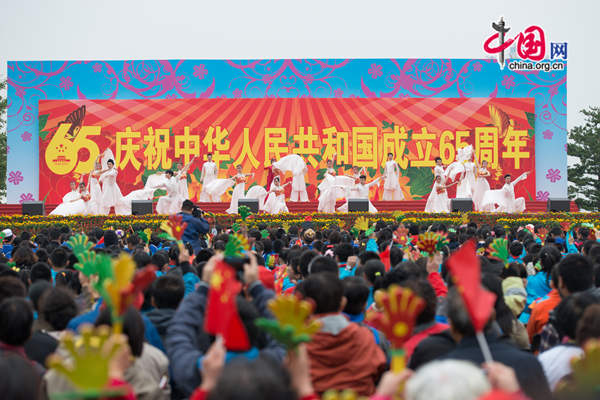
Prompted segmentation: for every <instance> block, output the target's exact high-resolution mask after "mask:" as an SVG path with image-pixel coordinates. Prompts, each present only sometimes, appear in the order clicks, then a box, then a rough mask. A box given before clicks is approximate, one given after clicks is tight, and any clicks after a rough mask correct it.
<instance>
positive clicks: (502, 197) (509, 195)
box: [481, 171, 529, 213]
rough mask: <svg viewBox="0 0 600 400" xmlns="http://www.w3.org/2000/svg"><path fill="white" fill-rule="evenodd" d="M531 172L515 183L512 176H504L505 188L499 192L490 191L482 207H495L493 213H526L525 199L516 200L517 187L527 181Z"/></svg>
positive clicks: (485, 196) (520, 177)
mask: <svg viewBox="0 0 600 400" xmlns="http://www.w3.org/2000/svg"><path fill="white" fill-rule="evenodd" d="M528 175H529V171H527V172H525V173H523V174H522V175H521V176H519V177H518V178H517V179H515V180H514V181H513V180H512V177H511V176H510V174H507V175H504V186H503V187H502V189H499V190H488V191H487V192H486V193H485V195H484V196H483V201H482V202H481V207H484V208H485V207H492V208H493V207H494V206H495V205H498V207H497V208H493V212H506V213H520V212H523V211H525V199H524V198H523V197H519V198H518V199H515V185H516V184H517V183H518V182H521V181H522V180H525V179H527V176H528Z"/></svg>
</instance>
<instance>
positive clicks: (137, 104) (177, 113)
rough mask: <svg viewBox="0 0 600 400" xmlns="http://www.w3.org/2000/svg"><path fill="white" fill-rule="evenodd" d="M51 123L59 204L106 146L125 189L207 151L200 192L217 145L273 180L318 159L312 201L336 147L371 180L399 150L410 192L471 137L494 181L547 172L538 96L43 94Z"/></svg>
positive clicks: (53, 182) (44, 165)
mask: <svg viewBox="0 0 600 400" xmlns="http://www.w3.org/2000/svg"><path fill="white" fill-rule="evenodd" d="M39 121H40V146H39V151H40V198H45V199H46V202H48V203H58V202H60V200H61V198H62V196H63V195H64V194H65V193H66V192H67V191H68V190H69V189H68V188H69V181H71V180H79V179H81V177H82V176H83V178H84V180H86V179H87V176H86V174H87V173H88V172H89V171H90V170H91V169H92V168H93V163H94V160H95V159H96V157H97V156H98V155H99V154H101V153H102V152H103V151H104V150H105V149H106V148H110V149H111V150H112V151H113V153H114V155H115V161H116V165H117V168H118V171H119V175H118V178H117V181H118V183H119V185H120V187H121V191H122V193H123V194H124V195H125V194H127V193H129V192H130V191H132V190H135V189H139V188H141V187H142V186H143V184H144V183H143V182H144V181H145V177H146V176H148V175H149V174H151V173H153V171H157V170H166V169H172V168H174V167H175V166H174V164H175V162H176V161H182V162H183V163H184V164H185V163H187V162H188V161H189V160H191V159H192V158H193V157H194V156H198V158H197V160H196V161H194V163H193V165H192V167H191V168H190V172H191V173H190V178H189V187H190V196H191V198H192V199H197V196H199V193H200V189H201V185H200V184H199V183H198V180H199V177H200V169H201V167H202V162H203V161H204V160H205V159H206V154H207V153H209V152H210V153H213V159H214V161H216V162H217V164H218V165H219V167H220V172H219V177H229V176H231V175H234V174H235V172H234V166H235V165H237V164H242V167H243V171H244V172H246V173H249V172H254V173H255V175H254V178H253V179H254V181H252V183H256V184H258V185H264V184H265V182H266V175H267V174H266V171H265V167H267V166H269V165H270V161H269V160H270V159H271V158H272V157H275V158H280V157H282V156H284V155H286V154H289V153H295V154H299V155H301V156H302V157H304V158H305V160H306V162H307V164H308V166H309V172H308V176H307V190H308V192H309V197H310V198H311V199H314V198H315V196H316V193H315V192H316V185H317V184H318V182H319V181H320V179H322V176H323V173H324V171H325V162H326V160H327V159H329V158H331V157H332V156H333V154H337V165H338V167H339V172H340V173H342V172H347V173H349V172H350V171H349V170H350V168H351V166H353V165H355V166H359V167H365V168H366V169H367V171H368V173H367V175H369V177H370V178H369V180H370V179H371V178H373V177H376V176H379V175H380V174H381V172H382V171H383V165H384V163H385V159H386V154H387V153H389V152H391V153H393V154H394V156H395V158H396V161H397V162H398V164H399V165H400V167H401V169H402V177H401V181H400V183H401V185H402V187H403V190H404V194H405V197H406V198H407V199H421V198H424V197H426V196H427V194H429V191H430V190H431V185H432V182H433V173H432V167H433V166H434V158H435V157H437V156H440V157H441V158H442V160H443V162H444V164H445V165H447V164H449V163H450V162H452V161H454V160H455V156H456V150H457V149H458V148H461V147H463V146H465V145H467V144H471V145H472V146H473V148H474V149H475V154H476V156H477V158H478V159H479V160H480V161H481V160H487V161H488V162H489V169H490V170H491V172H492V177H491V178H490V186H491V187H492V188H495V187H499V186H501V184H502V176H503V175H504V174H507V173H511V174H513V175H519V174H521V173H522V172H524V171H530V170H531V171H532V170H533V169H534V167H535V159H534V157H535V152H534V143H535V140H534V136H533V135H534V126H533V124H534V121H535V118H534V100H533V99H490V98H470V99H468V98H426V99H417V98H377V99H364V98H344V99H342V98H340V99H315V98H299V99H280V98H265V99H177V100H40V102H39ZM534 177H535V174H532V175H530V178H529V179H528V180H527V181H525V182H523V183H521V184H519V185H517V187H516V191H517V196H519V195H520V196H525V197H526V198H527V199H529V198H531V197H532V196H533V194H534V193H535V179H534ZM252 183H251V184H252ZM251 184H249V185H247V187H249V186H250V185H251Z"/></svg>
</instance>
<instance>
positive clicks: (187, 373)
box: [166, 253, 285, 396]
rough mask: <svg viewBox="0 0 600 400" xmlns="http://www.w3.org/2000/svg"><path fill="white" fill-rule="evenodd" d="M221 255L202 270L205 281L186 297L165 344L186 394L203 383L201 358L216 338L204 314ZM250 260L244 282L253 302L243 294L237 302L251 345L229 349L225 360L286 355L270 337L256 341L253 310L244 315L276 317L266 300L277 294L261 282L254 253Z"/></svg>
mask: <svg viewBox="0 0 600 400" xmlns="http://www.w3.org/2000/svg"><path fill="white" fill-rule="evenodd" d="M220 257H222V255H216V256H214V257H212V258H211V259H210V260H209V261H208V262H207V263H206V265H205V266H204V269H203V270H202V282H200V283H199V284H198V287H197V289H196V290H195V291H194V292H193V293H191V294H190V295H189V296H187V297H185V298H184V299H183V301H182V302H181V304H180V305H179V308H178V309H177V312H176V313H175V315H174V316H173V319H172V320H171V322H170V325H169V327H168V330H167V336H166V347H167V352H168V355H169V360H170V361H171V369H172V373H173V378H174V380H175V382H176V384H177V386H178V387H179V388H180V389H181V390H182V392H183V393H184V395H186V396H189V395H190V394H191V393H192V392H193V391H194V390H195V389H196V388H197V387H198V386H200V384H201V381H202V375H201V371H200V369H201V366H202V360H203V357H204V355H205V354H206V352H207V350H208V348H209V347H210V346H211V344H212V342H213V341H214V337H213V336H211V335H209V334H208V333H206V332H205V331H204V313H205V310H206V302H207V298H208V293H209V283H208V282H210V278H211V276H212V271H213V269H214V267H215V264H216V263H217V261H218V260H219V259H220ZM250 260H251V262H250V264H245V265H244V274H243V281H244V283H245V284H246V285H247V286H246V293H247V294H248V295H249V297H250V298H251V299H252V300H251V305H250V304H249V303H248V302H247V301H246V300H244V299H242V298H241V297H238V301H237V303H238V310H239V312H240V316H241V318H242V321H243V322H244V325H245V326H246V331H247V332H248V337H249V339H250V343H251V345H252V348H251V349H250V350H249V351H247V352H243V353H236V352H228V354H227V357H226V361H229V360H231V359H233V358H236V357H245V358H248V359H253V358H256V357H258V355H259V354H260V355H262V356H267V357H269V356H270V357H272V358H273V359H275V360H277V361H281V360H283V357H284V355H285V349H284V348H283V347H282V346H281V345H280V344H278V343H277V342H275V341H274V340H273V339H271V338H269V337H267V338H264V339H263V340H257V335H258V333H257V331H256V327H255V326H254V319H253V318H251V317H250V318H249V315H251V314H252V313H245V314H246V315H242V314H243V313H244V312H243V309H245V310H247V309H248V308H250V309H252V312H253V313H256V312H258V314H259V315H260V316H261V317H265V318H273V316H272V314H271V313H270V311H269V310H268V308H267V302H268V301H269V300H271V299H272V298H274V297H275V293H274V292H273V291H271V290H268V289H265V287H264V286H263V285H262V283H261V282H260V281H259V279H258V264H257V263H256V258H255V257H254V255H253V254H252V253H251V255H250ZM242 303H243V304H242ZM252 306H254V307H252ZM255 317H258V315H255ZM261 342H262V343H261Z"/></svg>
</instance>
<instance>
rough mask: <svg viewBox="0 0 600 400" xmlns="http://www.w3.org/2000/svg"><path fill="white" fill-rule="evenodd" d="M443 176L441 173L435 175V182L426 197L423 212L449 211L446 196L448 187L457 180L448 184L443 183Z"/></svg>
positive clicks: (448, 202)
mask: <svg viewBox="0 0 600 400" xmlns="http://www.w3.org/2000/svg"><path fill="white" fill-rule="evenodd" d="M443 181H444V178H443V177H442V175H436V177H435V182H434V183H433V188H432V189H431V193H430V194H429V197H428V198H427V203H426V204H425V212H431V213H449V212H450V199H449V198H448V192H447V191H446V189H448V188H449V187H450V186H454V185H456V184H457V183H458V182H453V183H451V184H449V185H446V184H444V183H443Z"/></svg>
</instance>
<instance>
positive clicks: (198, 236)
mask: <svg viewBox="0 0 600 400" xmlns="http://www.w3.org/2000/svg"><path fill="white" fill-rule="evenodd" d="M203 214H204V213H203V211H202V210H201V209H200V208H199V207H197V206H196V205H195V204H194V203H193V202H192V201H190V200H185V201H184V202H183V204H182V205H181V212H180V213H179V214H178V215H181V216H182V221H183V222H186V223H187V226H186V228H185V231H184V232H183V237H182V238H181V239H182V240H183V242H184V243H190V244H191V245H192V248H193V249H194V253H195V254H196V253H198V251H200V249H202V248H204V247H206V241H205V240H204V234H206V233H208V231H209V229H210V226H209V225H208V221H207V220H206V219H204V218H203Z"/></svg>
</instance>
